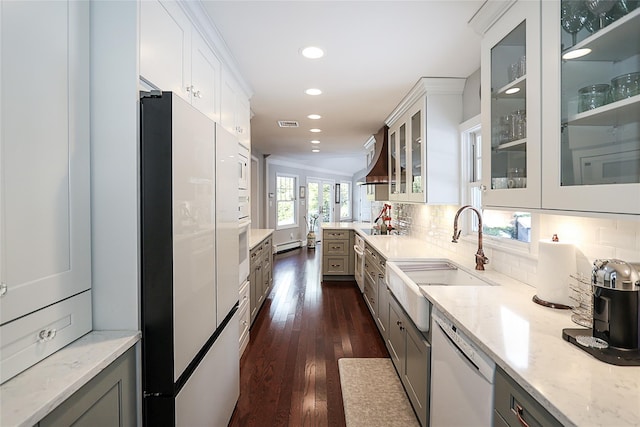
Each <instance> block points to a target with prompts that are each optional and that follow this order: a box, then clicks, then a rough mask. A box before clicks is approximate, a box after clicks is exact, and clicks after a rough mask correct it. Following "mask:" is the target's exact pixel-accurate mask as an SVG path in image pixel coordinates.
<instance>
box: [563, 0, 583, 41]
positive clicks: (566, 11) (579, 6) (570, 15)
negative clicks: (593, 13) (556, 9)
mask: <svg viewBox="0 0 640 427" xmlns="http://www.w3.org/2000/svg"><path fill="white" fill-rule="evenodd" d="M560 13H561V22H562V28H563V29H564V30H565V31H566V32H567V33H569V34H571V40H572V46H574V45H575V44H576V37H577V35H578V31H580V30H581V29H582V27H583V25H584V23H585V21H586V20H587V17H588V16H589V11H588V10H587V8H586V7H585V4H584V2H583V1H575V0H565V1H563V2H562V3H561V10H560Z"/></svg>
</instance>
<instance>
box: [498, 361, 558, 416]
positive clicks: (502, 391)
mask: <svg viewBox="0 0 640 427" xmlns="http://www.w3.org/2000/svg"><path fill="white" fill-rule="evenodd" d="M495 375H496V376H495V391H494V406H495V410H496V412H498V414H500V416H501V417H502V418H503V419H504V421H505V422H506V423H507V424H508V425H510V426H520V425H525V424H524V423H526V424H528V425H529V426H530V427H542V426H545V427H551V426H554V427H555V426H557V427H560V426H561V425H562V424H560V423H559V422H558V420H556V419H555V418H554V417H553V415H551V414H550V413H549V412H548V411H547V410H546V409H544V407H543V406H542V405H541V404H540V403H538V402H537V401H536V400H534V399H533V397H531V396H530V395H529V394H528V393H527V392H526V391H525V390H524V389H523V388H522V387H520V386H519V385H518V384H517V383H516V382H515V381H514V380H513V379H512V378H510V377H509V376H508V375H507V374H506V373H505V372H504V371H502V370H501V369H498V368H496V374H495ZM494 425H501V424H500V423H499V422H494Z"/></svg>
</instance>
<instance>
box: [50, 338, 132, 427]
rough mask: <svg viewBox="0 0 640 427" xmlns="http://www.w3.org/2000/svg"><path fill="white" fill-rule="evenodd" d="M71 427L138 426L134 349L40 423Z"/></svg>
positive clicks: (51, 426)
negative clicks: (71, 426)
mask: <svg viewBox="0 0 640 427" xmlns="http://www.w3.org/2000/svg"><path fill="white" fill-rule="evenodd" d="M70 425H73V426H76V427H83V426H86V427H92V426H121V427H127V426H133V425H136V353H135V350H134V349H133V348H131V349H129V350H128V351H127V352H126V353H125V354H123V355H122V356H120V357H119V358H118V359H117V360H116V361H115V362H113V363H112V364H110V365H109V366H107V367H106V368H105V369H104V370H103V371H102V372H100V373H99V374H98V375H97V376H96V377H95V378H93V379H92V380H91V381H89V382H88V383H87V384H85V385H84V386H83V387H82V388H81V389H80V390H78V391H76V392H75V393H74V394H73V395H71V397H69V398H68V399H67V400H66V401H64V402H63V403H62V404H61V405H60V406H58V407H57V408H56V409H54V410H53V411H52V412H51V413H50V414H49V415H47V416H46V417H45V418H44V419H43V420H41V421H40V423H38V426H39V427H56V426H60V427H63V426H70Z"/></svg>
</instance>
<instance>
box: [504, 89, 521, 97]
mask: <svg viewBox="0 0 640 427" xmlns="http://www.w3.org/2000/svg"><path fill="white" fill-rule="evenodd" d="M518 92H520V88H519V87H512V88H509V89H507V90H505V91H504V93H506V94H507V95H513V94H514V93H518Z"/></svg>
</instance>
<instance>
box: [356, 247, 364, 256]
mask: <svg viewBox="0 0 640 427" xmlns="http://www.w3.org/2000/svg"><path fill="white" fill-rule="evenodd" d="M353 250H354V251H355V253H357V254H358V255H360V256H363V255H364V251H363V250H362V249H360V248H359V247H358V245H353Z"/></svg>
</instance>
